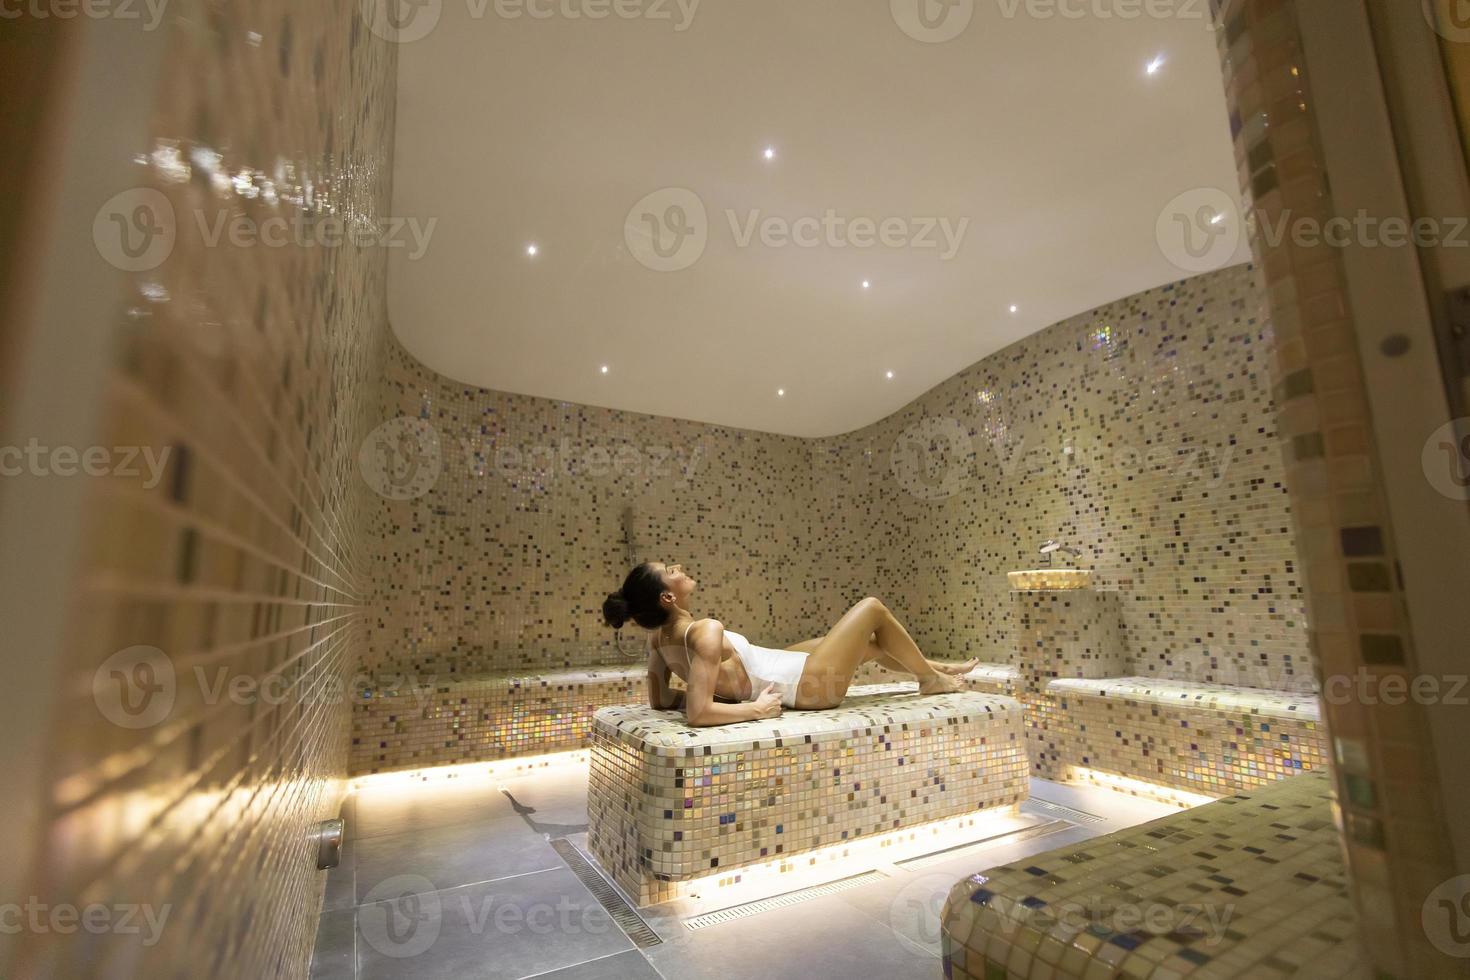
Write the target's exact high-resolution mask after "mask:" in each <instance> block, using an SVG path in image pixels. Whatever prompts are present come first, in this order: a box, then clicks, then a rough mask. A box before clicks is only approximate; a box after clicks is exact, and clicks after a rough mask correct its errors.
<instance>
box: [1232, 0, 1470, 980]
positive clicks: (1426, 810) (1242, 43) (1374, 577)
mask: <svg viewBox="0 0 1470 980" xmlns="http://www.w3.org/2000/svg"><path fill="white" fill-rule="evenodd" d="M1212 7H1213V8H1214V15H1215V19H1216V24H1217V26H1218V27H1219V28H1220V30H1219V32H1218V37H1219V44H1220V54H1221V63H1222V68H1223V71H1224V77H1225V89H1226V96H1227V100H1228V103H1229V108H1230V124H1231V131H1232V135H1233V137H1234V140H1235V156H1236V162H1237V164H1238V166H1239V170H1240V178H1241V185H1242V189H1243V197H1244V199H1245V200H1244V204H1245V206H1246V207H1247V208H1251V209H1253V210H1254V213H1255V214H1256V215H1257V216H1258V221H1257V222H1255V223H1253V224H1252V225H1251V230H1252V247H1253V249H1254V251H1255V255H1256V259H1257V263H1258V265H1259V266H1260V267H1261V269H1262V270H1263V275H1264V277H1265V284H1266V287H1267V291H1268V294H1269V302H1270V307H1271V310H1270V315H1271V320H1272V322H1273V323H1274V325H1275V331H1276V355H1275V382H1276V405H1277V422H1278V428H1279V431H1280V433H1281V436H1282V439H1283V440H1284V443H1285V445H1284V452H1285V460H1286V476H1287V486H1288V490H1289V492H1290V498H1291V507H1292V516H1293V519H1294V521H1295V524H1296V537H1297V542H1298V547H1299V550H1300V553H1301V555H1300V556H1301V560H1302V565H1303V568H1304V571H1305V577H1306V583H1307V605H1308V610H1309V620H1310V632H1311V642H1312V649H1313V650H1314V652H1315V656H1316V664H1317V669H1318V676H1319V678H1331V677H1355V676H1359V671H1365V672H1366V673H1367V674H1368V675H1371V676H1377V677H1382V676H1385V675H1402V676H1405V677H1411V676H1414V675H1416V674H1417V673H1418V670H1417V660H1416V656H1415V650H1414V645H1413V642H1412V637H1411V633H1410V629H1409V622H1408V617H1407V612H1406V608H1405V604H1404V601H1403V596H1402V594H1401V592H1400V583H1399V579H1398V576H1397V575H1396V574H1395V568H1396V564H1397V562H1396V558H1397V556H1396V551H1395V546H1394V535H1393V528H1392V527H1391V526H1390V522H1389V518H1388V510H1387V505H1386V500H1385V494H1384V488H1383V482H1382V478H1381V476H1380V473H1379V467H1380V463H1379V457H1378V452H1377V449H1376V447H1375V444H1374V436H1373V429H1372V425H1371V420H1370V415H1369V411H1370V409H1369V400H1368V394H1367V389H1366V386H1365V383H1364V379H1363V370H1362V362H1361V361H1360V359H1359V355H1358V345H1357V332H1356V327H1355V324H1354V320H1353V313H1352V310H1351V309H1349V305H1348V298H1347V291H1346V285H1345V280H1344V271H1343V266H1342V261H1341V257H1340V256H1339V254H1338V253H1337V251H1336V250H1334V249H1333V248H1330V247H1326V246H1321V245H1319V246H1316V247H1304V246H1303V245H1301V244H1298V243H1296V242H1293V241H1292V236H1290V235H1286V236H1282V237H1281V240H1280V241H1279V243H1278V244H1275V245H1272V244H1270V243H1268V242H1267V241H1265V240H1264V237H1263V235H1262V232H1263V231H1264V230H1265V228H1264V227H1263V223H1264V222H1270V223H1271V224H1272V226H1274V224H1275V222H1277V221H1278V220H1279V219H1280V217H1281V216H1282V214H1283V213H1284V212H1287V211H1289V212H1290V214H1291V215H1292V216H1313V217H1327V216H1330V215H1331V214H1333V206H1332V200H1331V197H1330V192H1329V189H1328V179H1327V174H1326V172H1325V170H1324V167H1323V163H1322V161H1323V159H1324V158H1323V153H1322V149H1321V146H1320V143H1319V139H1318V134H1317V129H1316V120H1315V118H1314V114H1313V112H1314V110H1313V101H1312V94H1311V80H1310V79H1309V78H1308V75H1307V67H1306V64H1305V61H1304V58H1303V56H1302V43H1301V33H1300V28H1299V25H1298V22H1297V14H1296V10H1295V8H1294V7H1293V5H1292V4H1291V3H1289V2H1287V0H1212ZM1330 700H1333V701H1335V702H1337V703H1329V704H1326V705H1324V709H1325V716H1326V719H1327V723H1328V728H1329V731H1330V732H1331V735H1332V743H1333V750H1334V755H1335V776H1336V783H1337V795H1338V807H1339V816H1340V820H1341V823H1342V828H1343V835H1344V844H1345V852H1346V856H1347V865H1348V872H1349V875H1350V877H1351V879H1352V884H1353V890H1354V898H1355V904H1356V907H1357V913H1358V918H1359V925H1360V928H1359V934H1360V935H1361V937H1362V939H1363V944H1364V947H1365V951H1366V953H1367V955H1368V956H1369V957H1371V959H1372V961H1373V963H1374V966H1375V967H1376V968H1377V969H1378V970H1379V971H1380V972H1381V973H1382V974H1383V975H1386V976H1393V977H1400V978H1408V977H1430V976H1445V975H1447V972H1446V971H1447V970H1452V969H1453V968H1454V964H1452V963H1450V962H1449V961H1448V960H1447V959H1446V958H1445V957H1444V956H1443V955H1441V954H1439V953H1438V952H1437V951H1436V950H1435V948H1434V946H1433V945H1431V943H1430V942H1429V939H1428V937H1427V936H1426V934H1425V931H1424V928H1423V926H1422V924H1421V910H1422V908H1423V905H1424V900H1425V898H1426V896H1428V895H1429V893H1430V892H1431V891H1432V890H1433V889H1434V888H1435V886H1436V885H1438V884H1439V883H1440V882H1442V881H1444V880H1445V879H1447V878H1450V877H1452V876H1453V873H1454V872H1453V860H1452V856H1451V852H1450V846H1449V841H1448V836H1447V831H1446V827H1447V824H1446V814H1445V812H1444V807H1443V804H1442V802H1441V796H1440V792H1439V787H1438V784H1437V783H1436V781H1435V777H1434V767H1433V765H1432V747H1431V744H1430V740H1429V733H1428V729H1427V725H1426V720H1425V717H1424V709H1423V707H1422V706H1421V705H1418V704H1416V703H1415V702H1414V701H1413V699H1404V700H1405V702H1406V703H1404V704H1400V705H1389V704H1385V703H1382V702H1383V701H1384V700H1386V699H1377V700H1378V703H1362V702H1363V701H1366V700H1368V699H1356V700H1350V699H1330ZM1460 965H1461V966H1463V965H1464V964H1463V962H1462V963H1461V964H1460Z"/></svg>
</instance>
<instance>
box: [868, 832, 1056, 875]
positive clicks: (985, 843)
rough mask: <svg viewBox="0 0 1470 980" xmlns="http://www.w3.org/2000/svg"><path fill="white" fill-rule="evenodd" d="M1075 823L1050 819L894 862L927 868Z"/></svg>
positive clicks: (895, 863) (901, 865) (910, 868)
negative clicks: (1032, 825)
mask: <svg viewBox="0 0 1470 980" xmlns="http://www.w3.org/2000/svg"><path fill="white" fill-rule="evenodd" d="M1074 826H1076V825H1075V824H1072V823H1068V822H1067V821H1065V820H1048V821H1047V822H1046V823H1040V824H1036V825H1035V826H1034V827H1022V828H1021V829H1020V830H1010V831H1007V832H1006V833H1004V834H997V835H996V836H994V837H987V838H985V839H984V840H977V841H971V842H969V843H968V844H956V845H955V846H954V847H946V848H945V849H944V850H942V851H930V852H929V853H928V854H920V855H918V856H917V857H911V858H905V859H904V860H902V861H895V862H893V863H894V865H895V866H896V867H900V868H904V869H905V870H916V869H919V868H927V867H929V866H930V865H933V864H943V863H944V862H946V861H950V860H952V859H954V858H957V857H963V856H964V855H965V854H967V853H969V852H971V851H983V850H989V849H990V848H993V847H996V846H998V845H1001V844H1019V843H1021V842H1022V841H1028V840H1033V839H1035V838H1037V837H1045V836H1047V835H1048V834H1059V833H1061V832H1062V831H1064V830H1070V829H1071V828H1072V827H1074Z"/></svg>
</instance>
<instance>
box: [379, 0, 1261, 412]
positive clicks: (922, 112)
mask: <svg viewBox="0 0 1470 980" xmlns="http://www.w3.org/2000/svg"><path fill="white" fill-rule="evenodd" d="M921 2H922V3H925V4H926V5H927V6H926V7H925V9H926V10H927V11H928V12H929V14H931V15H936V13H943V12H944V11H946V10H954V11H959V12H960V13H961V14H963V13H964V12H965V11H969V13H970V16H969V20H968V22H967V23H965V24H964V25H963V29H962V30H959V31H958V33H955V35H954V36H953V37H952V38H950V39H949V40H946V41H943V42H942V43H935V42H933V41H932V40H924V39H922V38H924V37H926V36H927V37H929V38H931V39H932V38H933V37H935V36H936V34H935V32H938V33H939V34H944V33H951V32H953V31H954V28H955V27H956V25H957V22H949V23H946V22H944V21H943V20H942V18H941V19H940V20H933V19H932V18H931V20H930V21H928V22H926V21H921V20H918V19H917V10H918V7H917V6H916V5H917V4H919V3H921ZM1149 6H1150V5H1147V4H1137V5H1130V4H1116V5H1106V4H1103V5H1099V4H1095V3H1088V4H1083V3H1080V2H1079V3H1068V2H1065V0H1064V2H1061V3H1057V4H1043V3H1037V2H1034V0H1032V2H1028V0H993V2H964V0H962V2H960V3H959V4H957V5H954V6H952V7H944V6H941V5H939V4H937V3H935V4H931V3H930V0H891V2H890V3H883V2H863V3H859V2H854V0H739V2H738V3H737V2H732V0H724V2H716V0H703V2H698V3H696V2H694V0H683V3H682V5H681V4H680V3H676V2H674V0H617V2H616V3H614V2H613V0H485V2H484V3H483V4H482V3H479V2H478V0H443V2H442V4H441V5H439V6H438V7H435V8H434V14H435V17H436V20H435V21H434V23H433V25H432V29H431V30H428V31H427V33H426V34H425V35H424V36H422V37H418V38H417V39H414V40H404V41H403V43H400V46H399V85H398V112H397V121H396V127H397V134H396V156H395V162H394V181H393V187H394V193H393V211H392V213H393V215H394V216H395V217H396V218H398V219H403V220H406V221H412V222H417V223H418V225H419V226H420V228H428V227H430V226H429V225H428V224H427V223H428V222H429V221H432V222H433V224H432V226H431V227H432V231H431V234H430V235H429V236H428V238H427V240H426V242H425V243H424V244H423V246H422V248H421V249H416V248H397V249H394V250H393V252H392V258H391V264H390V273H389V313H390V318H391V321H392V325H393V329H394V332H395V333H396V335H397V336H398V338H399V340H400V341H401V342H402V343H403V345H404V346H405V347H406V348H407V349H408V351H409V352H410V353H412V354H413V355H414V356H415V357H417V358H418V359H420V360H421V361H423V362H424V363H425V364H426V365H427V366H429V367H430V368H433V369H434V370H436V371H438V372H440V373H442V374H444V375H446V376H448V377H450V378H452V379H454V380H456V381H459V382H463V383H466V384H471V385H476V386H480V387H485V388H493V389H498V390H502V391H508V392H515V393H518V394H526V395H535V396H540V397H545V398H553V399H559V400H565V401H571V402H578V403H584V404H590V405H596V406H603V407H609V408H617V409H623V410H628V411H636V412H646V413H650V414H656V415H665V416H673V417H677V418H684V419H692V420H696V421H701V422H709V423H715V424H721V425H728V426H735V427H740V428H748V429H756V430H760V431H766V432H776V433H783V434H789V435H797V436H807V437H812V436H825V435H834V434H838V433H842V432H847V431H851V430H853V429H856V428H860V427H862V426H864V425H867V424H870V423H872V422H874V421H877V420H879V419H881V418H883V417H885V416H887V415H889V414H891V413H892V412H894V411H896V410H898V409H899V408H901V407H903V406H904V405H905V404H907V403H908V402H910V401H912V400H913V399H914V398H916V397H918V396H919V395H921V394H922V393H924V392H925V391H927V390H929V389H930V388H932V387H934V386H935V385H937V384H939V383H940V382H942V381H944V380H945V379H946V378H948V377H950V376H952V375H953V374H955V373H956V372H958V371H960V370H963V369H964V368H965V367H967V366H969V365H970V364H972V363H974V362H975V361H977V360H979V359H980V358H982V357H984V356H986V355H988V354H991V353H993V352H995V351H997V350H999V349H1001V348H1003V347H1005V346H1007V345H1008V344H1010V343H1012V342H1014V341H1016V340H1018V339H1020V338H1022V337H1024V336H1026V335H1028V334H1030V333H1033V332H1035V331H1037V330H1039V329H1042V328H1043V327H1046V326H1048V325H1050V324H1052V323H1055V322H1057V321H1059V320H1062V319H1065V318H1067V317H1069V316H1073V315H1076V314H1078V313H1081V312H1084V311H1086V310H1088V309H1092V308H1093V307H1096V306H1099V305H1101V304H1103V303H1106V302H1109V301H1112V300H1114V299H1118V298H1120V297H1123V296H1127V295H1131V294H1132V293H1135V292H1139V291H1141V290H1144V289H1148V288H1152V287H1154V286H1158V285H1161V284H1163V283H1166V282H1170V281H1174V280H1177V279H1182V278H1186V277H1187V276H1189V275H1192V274H1194V272H1196V271H1202V270H1200V269H1195V268H1189V267H1187V266H1189V264H1190V262H1192V261H1193V259H1192V258H1186V260H1185V261H1184V262H1183V263H1182V264H1181V263H1180V262H1179V256H1177V255H1174V256H1172V258H1173V260H1171V254H1166V253H1171V249H1170V248H1169V246H1168V245H1167V243H1165V244H1164V245H1163V246H1162V247H1161V242H1160V232H1159V224H1160V215H1161V213H1164V212H1165V210H1166V208H1167V207H1168V206H1169V205H1170V202H1171V201H1174V200H1176V199H1177V198H1178V197H1179V195H1181V194H1183V193H1185V192H1190V191H1193V190H1194V189H1197V188H1214V189H1217V190H1216V191H1215V192H1214V193H1215V194H1216V195H1225V196H1226V197H1234V196H1237V194H1236V188H1237V178H1236V173H1235V165H1234V161H1233V153H1232V148H1231V142H1230V138H1229V131H1228V123H1227V118H1226V109H1225V102H1224V96H1223V89H1222V86H1221V81H1220V71H1219V64H1218V56H1217V54H1216V50H1215V40H1214V34H1213V32H1212V31H1211V30H1210V29H1209V27H1208V20H1207V16H1208V14H1207V10H1206V8H1207V5H1206V4H1204V3H1203V2H1201V3H1198V4H1193V3H1189V2H1182V3H1180V4H1177V5H1174V6H1173V7H1172V8H1171V9H1174V10H1175V15H1174V16H1169V17H1150V16H1147V14H1146V13H1144V12H1145V11H1146V10H1147V9H1149ZM1105 7H1111V9H1113V10H1114V11H1115V12H1118V11H1127V10H1135V9H1136V11H1137V12H1139V13H1138V16H1131V17H1129V16H1122V15H1121V13H1120V14H1118V15H1116V16H1100V15H1099V8H1105ZM1194 7H1198V8H1199V9H1198V10H1192V8H1194ZM1044 11H1051V12H1052V14H1051V16H1042V15H1041V14H1042V12H1044ZM1064 11H1070V12H1071V13H1076V12H1078V11H1085V12H1086V15H1085V16H1081V17H1077V16H1070V15H1068V14H1064V13H1063V12H1064ZM533 12H534V13H535V14H536V15H537V16H532V15H531V14H532V13H533ZM599 12H600V13H602V14H603V16H600V17H595V16H593V14H596V13H599ZM1103 12H1105V11H1103ZM1191 12H1192V14H1193V16H1187V15H1188V14H1190V13H1191ZM926 23H929V24H932V25H934V26H930V27H926V26H925V24H926ZM926 32H927V34H926ZM415 33H416V32H415ZM406 36H407V35H405V37H406ZM1151 63H1152V64H1154V65H1155V71H1154V72H1152V73H1150V72H1149V71H1148V70H1147V66H1149V65H1150V64H1151ZM768 150H769V153H768V152H767V151H768ZM533 247H534V254H531V253H532V249H533ZM418 251H421V252H422V254H416V253H417V252H418ZM1248 257H1249V256H1248V253H1247V252H1246V250H1245V248H1244V246H1243V245H1241V246H1240V247H1239V248H1237V249H1236V250H1235V251H1234V252H1231V251H1230V250H1229V249H1228V248H1227V249H1226V252H1225V254H1224V255H1222V256H1216V257H1213V258H1211V259H1210V261H1211V262H1212V264H1214V265H1217V266H1218V265H1224V264H1230V263H1234V262H1240V261H1245V260H1246V259H1248ZM865 284H866V285H865ZM1012 306H1014V307H1015V308H1016V309H1015V312H1012V310H1011V308H1012ZM604 368H605V369H606V370H604ZM890 373H891V377H890ZM783 392H784V394H783Z"/></svg>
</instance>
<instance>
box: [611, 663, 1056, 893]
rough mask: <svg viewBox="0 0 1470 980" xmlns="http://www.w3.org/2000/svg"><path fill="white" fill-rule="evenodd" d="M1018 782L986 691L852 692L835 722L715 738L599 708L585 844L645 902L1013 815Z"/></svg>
mask: <svg viewBox="0 0 1470 980" xmlns="http://www.w3.org/2000/svg"><path fill="white" fill-rule="evenodd" d="M869 692H871V693H869ZM1026 770H1027V763H1026V754H1025V749H1024V747H1023V742H1022V739H1021V708H1020V705H1019V704H1017V703H1016V702H1015V701H1014V700H1013V699H1011V698H1005V697H998V696H995V695H989V694H978V693H975V692H964V693H958V694H942V695H937V696H932V697H923V698H921V697H918V696H917V695H915V694H913V693H911V692H905V693H901V694H894V693H885V689H883V688H859V689H857V690H855V691H854V692H853V694H852V695H850V696H849V698H848V700H847V702H846V703H844V705H843V707H842V708H839V709H836V710H833V711H823V712H791V713H790V714H787V715H783V716H782V717H780V718H775V719H770V720H768V721H752V722H745V723H742V724H738V725H723V726H718V727H714V728H690V727H688V726H687V725H685V724H684V720H683V718H682V717H681V716H680V715H679V714H678V713H677V712H670V711H657V710H655V709H652V708H649V707H647V706H646V705H644V706H630V707H621V708H603V709H602V710H601V711H599V712H598V713H597V716H596V719H595V721H594V723H593V730H592V758H591V765H590V768H589V770H588V792H587V815H588V821H589V828H588V838H587V844H588V848H589V849H590V850H591V852H592V853H593V854H594V855H595V856H596V857H597V859H598V860H599V862H601V864H602V866H603V867H604V868H605V869H606V870H607V871H608V872H609V873H610V874H611V875H612V876H613V878H614V880H615V881H617V883H618V884H619V886H621V887H622V888H623V890H624V891H625V892H627V893H628V895H630V896H632V897H635V898H637V900H638V903H639V904H640V905H650V904H655V903H658V902H662V901H667V900H669V899H672V898H677V897H680V896H681V895H682V894H684V891H683V889H684V887H685V886H686V885H689V884H690V883H691V882H692V881H693V880H694V879H697V878H702V877H707V876H711V875H714V876H719V875H721V874H722V873H724V872H728V871H731V870H735V871H737V872H738V869H740V868H742V867H745V866H748V865H752V864H757V863H760V862H763V861H766V860H769V859H771V858H775V857H778V856H780V855H789V856H792V857H795V856H797V855H800V854H802V853H805V852H810V851H812V850H815V849H817V848H820V847H824V846H826V845H830V844H839V843H841V842H843V841H849V840H856V839H857V838H859V837H863V836H867V835H871V834H877V833H881V832H884V831H890V830H894V829H897V828H900V827H909V826H913V825H915V824H919V823H923V822H925V821H929V820H939V819H943V818H945V817H953V816H956V815H959V814H964V813H973V812H974V811H976V810H979V809H987V808H993V807H1006V806H1014V805H1016V804H1017V803H1019V802H1020V801H1022V800H1024V799H1025V798H1026V797H1027V795H1028V792H1029V789H1028V782H1027V778H1026V777H1027V772H1026ZM798 866H799V862H793V863H791V864H790V865H789V868H783V869H782V870H788V869H794V868H796V867H798Z"/></svg>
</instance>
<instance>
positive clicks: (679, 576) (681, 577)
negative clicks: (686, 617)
mask: <svg viewBox="0 0 1470 980" xmlns="http://www.w3.org/2000/svg"><path fill="white" fill-rule="evenodd" d="M654 567H656V568H657V569H658V571H659V574H660V575H662V576H663V579H664V588H665V589H667V590H668V591H670V592H672V593H673V594H674V602H675V603H676V604H677V605H680V606H682V605H684V600H685V599H687V598H689V597H690V596H691V595H693V594H694V589H695V587H696V586H698V585H699V583H698V582H697V581H695V580H694V579H692V578H690V577H689V575H688V573H686V572H685V571H684V566H683V565H678V564H674V565H669V564H665V563H663V562H658V563H657V564H656V565H655V566H654Z"/></svg>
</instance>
